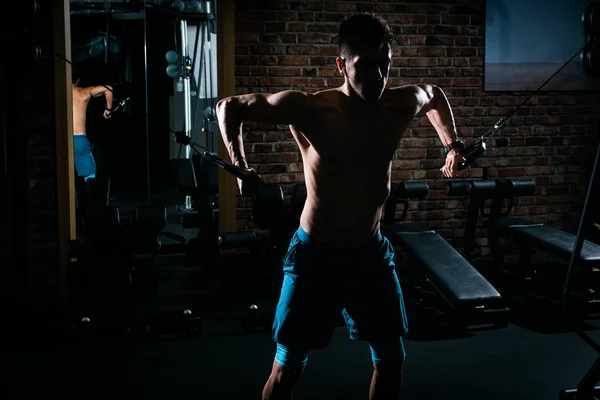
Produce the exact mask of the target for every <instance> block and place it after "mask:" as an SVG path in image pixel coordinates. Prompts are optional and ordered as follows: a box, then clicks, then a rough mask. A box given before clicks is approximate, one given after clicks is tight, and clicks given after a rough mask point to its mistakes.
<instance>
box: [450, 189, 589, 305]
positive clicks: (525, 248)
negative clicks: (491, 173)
mask: <svg viewBox="0 0 600 400" xmlns="http://www.w3.org/2000/svg"><path fill="white" fill-rule="evenodd" d="M446 193H447V194H448V195H450V196H469V198H470V200H469V211H468V223H467V229H466V231H465V252H466V253H467V254H472V251H473V246H474V238H475V226H476V224H477V219H478V215H479V214H481V215H482V216H484V217H488V218H487V219H486V220H485V223H484V226H485V227H486V228H487V229H488V232H489V237H490V245H491V250H492V257H493V260H494V262H495V263H496V264H497V266H498V267H501V266H502V265H503V264H504V258H505V256H504V250H503V249H502V248H501V244H500V239H506V240H510V241H511V242H513V243H516V244H518V246H519V249H520V254H519V267H520V271H519V272H520V273H521V274H522V275H523V276H524V277H525V279H527V280H531V278H532V277H533V276H534V275H535V274H536V273H538V271H537V270H536V267H540V266H539V265H534V264H533V263H532V260H531V255H532V249H534V248H536V249H538V250H539V251H542V252H545V253H548V254H551V255H553V256H555V257H557V258H558V259H559V260H562V261H563V262H566V263H568V262H569V260H570V258H571V255H572V252H573V248H574V247H575V241H576V239H577V237H576V235H574V234H572V233H569V232H565V231H563V230H560V229H557V228H555V227H552V226H548V225H546V224H543V223H536V222H532V221H528V220H526V219H522V218H516V217H513V216H510V212H511V210H512V208H513V203H514V199H515V198H516V197H518V196H531V195H533V194H534V193H535V183H534V182H532V181H513V180H509V179H495V180H491V179H486V180H473V181H470V180H465V181H455V182H450V183H448V185H447V187H446ZM486 200H491V205H490V210H489V213H487V214H486V213H484V202H485V201H486ZM506 201H508V205H507V206H506V210H505V211H502V209H503V207H504V204H505V203H506ZM576 264H577V266H578V267H579V270H580V272H581V273H582V274H584V276H582V277H580V283H585V284H587V285H589V284H590V283H592V285H591V286H586V287H580V289H583V290H578V291H576V292H572V293H570V294H571V295H572V296H573V297H574V299H576V300H577V301H578V302H579V303H580V304H581V306H582V307H583V309H584V313H586V314H595V313H597V312H598V310H600V308H599V306H600V300H598V299H596V298H595V296H594V294H595V290H594V288H596V287H598V285H597V282H596V283H594V280H596V279H598V278H597V277H596V275H597V272H598V271H599V270H598V269H599V268H600V246H599V245H597V244H595V243H593V242H590V241H587V240H585V241H584V242H583V247H582V251H581V253H580V256H579V257H578V258H577V259H576ZM565 272H566V269H565ZM592 287H593V288H592Z"/></svg>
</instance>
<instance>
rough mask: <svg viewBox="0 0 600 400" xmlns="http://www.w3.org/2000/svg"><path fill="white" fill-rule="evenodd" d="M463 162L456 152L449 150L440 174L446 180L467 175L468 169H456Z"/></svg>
mask: <svg viewBox="0 0 600 400" xmlns="http://www.w3.org/2000/svg"><path fill="white" fill-rule="evenodd" d="M463 161H465V159H464V157H463V156H462V154H460V153H459V152H458V151H456V150H451V151H450V152H449V153H448V155H447V156H446V165H444V166H443V167H442V173H443V174H444V176H445V177H446V178H457V177H464V176H467V175H468V174H469V168H465V169H463V170H459V169H458V165H459V164H460V163H461V162H463Z"/></svg>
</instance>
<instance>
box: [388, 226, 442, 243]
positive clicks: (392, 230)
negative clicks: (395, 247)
mask: <svg viewBox="0 0 600 400" xmlns="http://www.w3.org/2000/svg"><path fill="white" fill-rule="evenodd" d="M402 232H431V233H435V231H432V230H431V229H427V228H425V227H423V226H421V225H417V224H412V223H409V222H399V223H396V224H393V225H382V226H381V234H382V235H383V236H385V237H387V238H388V240H389V241H390V242H392V243H394V244H396V243H395V242H394V241H395V235H396V234H398V233H402Z"/></svg>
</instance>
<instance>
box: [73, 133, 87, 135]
mask: <svg viewBox="0 0 600 400" xmlns="http://www.w3.org/2000/svg"><path fill="white" fill-rule="evenodd" d="M73 136H86V134H85V133H74V134H73Z"/></svg>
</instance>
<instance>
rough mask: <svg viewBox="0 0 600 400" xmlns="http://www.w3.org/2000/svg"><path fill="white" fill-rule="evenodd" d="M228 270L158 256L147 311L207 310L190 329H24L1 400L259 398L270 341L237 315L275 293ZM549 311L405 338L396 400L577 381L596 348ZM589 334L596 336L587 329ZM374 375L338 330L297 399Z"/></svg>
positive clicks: (329, 393)
mask: <svg viewBox="0 0 600 400" xmlns="http://www.w3.org/2000/svg"><path fill="white" fill-rule="evenodd" d="M169 214H170V215H173V211H171V210H170V211H169ZM175 219H176V218H175ZM171 228H172V229H177V227H176V226H175V225H172V224H171V225H170V229H171ZM232 257H234V256H232ZM235 267H236V266H233V265H231V264H230V265H229V266H227V267H223V266H221V269H220V270H219V272H215V271H211V268H210V267H209V266H208V265H200V266H184V265H182V262H181V258H178V257H169V258H161V259H160V260H159V261H158V262H157V266H156V273H157V275H156V276H157V277H158V281H159V283H160V284H159V287H158V292H157V294H158V297H157V298H158V300H157V303H151V304H150V305H149V306H147V307H146V308H145V310H146V312H148V313H149V314H153V313H154V312H158V310H160V311H161V312H166V311H167V310H169V312H170V313H172V314H173V315H175V314H177V315H179V314H180V313H181V310H182V309H184V308H186V307H190V308H191V309H193V311H194V312H195V313H197V314H198V315H202V316H203V331H202V333H201V334H200V335H199V336H198V337H189V336H186V335H185V334H180V333H175V334H171V335H159V336H145V337H144V338H137V339H135V338H132V337H131V336H129V338H127V339H123V338H122V337H121V338H120V339H118V340H117V339H109V338H108V337H100V338H96V339H87V340H81V339H77V338H70V339H68V338H64V337H61V336H49V335H48V334H47V331H46V330H45V329H43V328H40V329H31V328H29V329H28V330H27V331H26V333H21V334H20V335H21V340H15V339H14V338H13V339H6V340H4V341H3V342H2V343H1V345H0V351H1V353H0V355H1V359H0V373H1V375H0V379H1V381H0V399H10V400H17V399H32V398H38V397H40V396H43V397H44V398H46V397H52V396H56V397H59V398H63V399H64V398H68V399H107V398H110V399H112V398H118V399H121V398H129V399H191V398H197V399H259V398H260V394H261V391H262V387H263V385H264V382H265V381H266V379H267V377H268V374H269V371H270V367H271V364H272V362H273V356H274V351H275V346H274V344H273V342H272V340H271V336H270V333H269V332H268V330H263V331H259V332H254V333H250V332H244V331H243V330H242V329H241V328H240V322H239V317H238V315H239V312H240V311H241V310H243V309H244V308H245V307H246V306H247V304H248V303H249V302H250V301H252V300H253V299H256V302H257V303H259V304H260V306H259V307H260V309H261V310H267V311H268V310H272V309H273V306H274V301H275V300H276V299H273V298H268V296H267V298H265V299H262V300H260V299H259V298H258V297H256V296H254V295H253V293H252V292H251V291H250V290H249V289H248V290H247V291H246V292H243V293H242V292H240V290H241V289H240V288H242V287H247V286H248V285H247V284H248V282H249V281H248V280H246V278H247V277H242V278H239V277H238V281H237V282H233V281H232V279H231V277H232V276H234V275H236V271H235ZM237 267H238V268H240V265H237ZM226 268H227V270H226V271H224V269H226ZM234 293H235V294H236V295H234ZM211 310H212V312H211ZM550 310H551V309H550ZM227 312H229V314H230V315H229V316H227V315H224V314H223V313H227ZM555 313H556V314H553V311H549V312H548V311H546V312H544V313H542V312H541V311H538V310H536V309H535V308H533V309H529V310H524V311H519V312H518V313H515V318H514V320H513V323H511V324H509V326H508V327H506V328H503V329H499V330H490V331H482V332H477V333H474V334H472V335H470V336H468V337H462V338H440V339H438V340H426V339H425V338H424V337H420V336H419V335H413V336H412V337H410V338H408V339H406V341H405V343H406V351H407V357H408V358H407V363H406V368H405V375H404V379H405V381H404V382H405V383H404V390H403V394H404V396H403V398H404V399H463V400H467V399H478V400H479V399H490V400H491V399H515V400H516V399H527V400H537V399H539V400H550V399H558V395H559V391H560V390H562V389H569V388H574V387H576V385H577V383H578V382H579V380H580V379H581V378H582V377H583V375H584V373H585V372H586V371H587V369H588V368H589V367H590V366H591V364H592V363H593V362H594V361H595V359H596V353H595V352H594V350H592V348H591V347H590V346H588V345H587V344H586V343H584V342H583V341H582V340H581V339H580V338H579V337H578V336H577V335H576V334H575V333H573V332H572V331H569V330H564V329H560V328H561V327H557V326H556V324H552V323H548V322H550V321H552V320H554V319H556V318H557V317H556V315H558V314H559V312H558V311H555ZM90 316H91V318H92V320H94V321H97V320H100V319H101V318H100V317H98V316H95V315H93V313H92V314H90ZM80 317H81V315H75V316H74V317H73V318H80ZM413 317H414V315H413ZM56 326H62V322H57V323H56V324H55V325H54V327H56ZM0 329H2V330H4V331H5V332H6V331H7V330H14V329H15V327H14V326H9V325H8V324H7V325H5V326H4V327H2V328H0ZM544 332H546V333H544ZM587 333H588V334H589V335H591V337H593V338H594V339H595V340H600V330H597V329H595V327H594V326H591V327H588V329H587ZM0 336H2V335H0ZM8 336H10V335H8ZM133 336H134V337H135V335H133ZM371 373H372V366H371V362H370V352H369V349H368V346H367V345H366V344H365V343H363V342H355V341H351V340H350V339H349V338H348V334H347V331H346V329H345V328H343V327H339V328H337V329H336V331H335V333H334V336H333V338H332V342H331V345H330V346H329V347H328V348H326V349H323V350H319V351H315V352H313V353H312V354H311V356H310V360H309V364H308V367H307V369H306V372H305V375H304V376H303V378H302V380H301V381H300V383H299V385H298V387H297V391H296V396H295V399H298V400H299V399H314V400H318V399H348V400H351V399H366V398H367V397H368V396H367V395H368V387H369V381H370V376H371Z"/></svg>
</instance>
